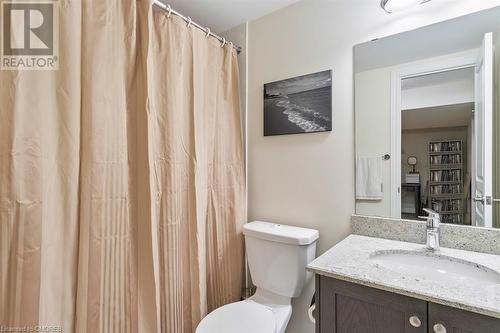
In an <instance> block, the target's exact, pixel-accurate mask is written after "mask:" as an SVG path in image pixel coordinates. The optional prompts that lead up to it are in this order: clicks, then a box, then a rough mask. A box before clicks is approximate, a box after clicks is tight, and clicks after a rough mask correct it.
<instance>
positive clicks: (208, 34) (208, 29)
mask: <svg viewBox="0 0 500 333" xmlns="http://www.w3.org/2000/svg"><path fill="white" fill-rule="evenodd" d="M205 31H206V32H207V34H206V35H205V37H206V38H208V37H210V28H208V27H207V28H206V29H205Z"/></svg>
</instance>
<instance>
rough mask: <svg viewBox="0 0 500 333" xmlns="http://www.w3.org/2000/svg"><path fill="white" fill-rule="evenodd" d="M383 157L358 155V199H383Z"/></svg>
mask: <svg viewBox="0 0 500 333" xmlns="http://www.w3.org/2000/svg"><path fill="white" fill-rule="evenodd" d="M382 198H383V196H382V158H381V157H358V159H357V161H356V199H358V200H382Z"/></svg>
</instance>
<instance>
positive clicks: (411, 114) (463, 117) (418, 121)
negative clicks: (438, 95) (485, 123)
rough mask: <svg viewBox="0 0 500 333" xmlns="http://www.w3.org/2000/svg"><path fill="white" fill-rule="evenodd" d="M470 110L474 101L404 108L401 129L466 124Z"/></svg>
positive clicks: (469, 118) (470, 114)
mask: <svg viewBox="0 0 500 333" xmlns="http://www.w3.org/2000/svg"><path fill="white" fill-rule="evenodd" d="M472 110H474V103H463V104H454V105H443V106H437V107H430V108H421V109H412V110H404V111H403V112H402V117H401V123H402V124H401V125H402V128H403V130H416V129H429V128H442V127H462V126H468V125H469V124H470V121H471V117H472Z"/></svg>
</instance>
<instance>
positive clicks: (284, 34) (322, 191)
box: [248, 0, 500, 333]
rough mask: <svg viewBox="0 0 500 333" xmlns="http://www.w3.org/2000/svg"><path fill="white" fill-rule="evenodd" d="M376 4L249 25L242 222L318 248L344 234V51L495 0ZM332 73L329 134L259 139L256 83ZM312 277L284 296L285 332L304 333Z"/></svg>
mask: <svg viewBox="0 0 500 333" xmlns="http://www.w3.org/2000/svg"><path fill="white" fill-rule="evenodd" d="M379 3H380V1H378V0H336V1H335V0H305V1H301V2H299V3H297V4H294V5H292V6H290V7H287V8H284V9H282V10H279V11H277V12H274V13H272V14H270V15H268V16H265V17H263V18H260V19H258V20H255V21H252V22H250V24H249V31H248V32H249V40H248V47H249V49H248V50H249V53H248V144H249V147H248V149H249V164H248V168H249V169H248V173H249V175H248V176H249V179H248V181H249V206H248V209H249V219H262V220H270V221H279V222H282V223H288V224H293V225H299V226H304V227H311V228H316V229H318V230H319V231H320V241H319V247H318V254H320V253H322V252H324V251H325V250H326V249H328V248H330V247H331V246H332V245H334V244H335V243H336V242H338V241H340V240H341V239H342V238H344V237H345V236H346V235H348V234H349V230H350V225H349V217H350V215H351V214H352V213H354V108H353V99H354V96H353V68H352V66H353V64H352V59H353V52H352V50H353V49H352V48H353V46H354V45H355V44H358V43H361V42H365V41H368V40H371V39H374V38H377V37H382V36H386V35H390V34H394V33H398V32H401V31H405V30H408V29H413V28H416V27H419V26H422V25H426V24H431V23H435V22H438V21H442V20H444V19H449V18H453V17H456V16H460V15H463V14H465V13H469V12H473V11H476V10H480V9H483V8H488V7H492V6H494V5H500V0H481V1H469V0H434V1H432V2H430V3H428V4H427V5H425V6H422V7H421V8H419V10H418V11H413V12H407V13H401V14H393V15H389V14H386V13H385V12H383V11H382V10H381V9H380V8H379ZM325 69H333V130H332V132H331V133H319V134H302V135H287V136H278V137H263V135H262V131H263V126H262V113H263V110H262V104H263V103H262V98H263V96H262V89H263V88H262V86H263V84H264V83H266V82H271V81H275V80H279V79H284V78H288V77H293V76H296V75H301V74H306V73H312V72H317V71H320V70H325ZM312 292H313V285H312V283H311V284H310V285H309V286H308V288H307V290H305V292H304V293H303V294H302V296H301V297H300V298H298V299H296V300H294V302H293V305H294V312H293V314H292V319H291V322H290V324H289V326H288V329H287V333H312V332H314V326H313V324H312V323H310V322H309V321H308V320H307V315H306V309H307V307H308V303H309V301H310V299H311V295H312Z"/></svg>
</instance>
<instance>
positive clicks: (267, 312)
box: [196, 221, 319, 333]
mask: <svg viewBox="0 0 500 333" xmlns="http://www.w3.org/2000/svg"><path fill="white" fill-rule="evenodd" d="M243 230H244V231H243V234H244V235H245V245H246V250H247V256H248V266H249V268H250V274H251V276H252V281H253V282H254V284H255V285H256V286H257V290H256V292H255V295H253V296H252V297H250V298H249V299H247V300H244V301H240V302H235V303H231V304H227V305H224V306H222V307H220V308H218V309H216V310H214V311H212V312H211V313H210V314H208V315H207V316H206V317H205V318H204V319H203V320H202V321H201V322H200V324H199V325H198V327H197V329H196V333H284V332H285V330H286V327H287V325H288V321H289V320H290V316H291V315H292V306H291V300H292V298H293V297H297V296H299V295H300V293H301V292H302V289H303V287H304V285H305V284H306V283H307V282H308V281H309V280H310V278H311V277H312V274H311V273H308V272H306V269H305V268H306V265H307V264H308V263H309V262H310V261H312V260H313V259H314V257H315V253H316V240H317V239H318V236H319V234H318V231H316V230H312V229H306V228H298V227H292V226H286V225H282V224H275V223H268V222H260V221H256V222H251V223H248V224H246V225H245V226H244V229H243Z"/></svg>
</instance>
